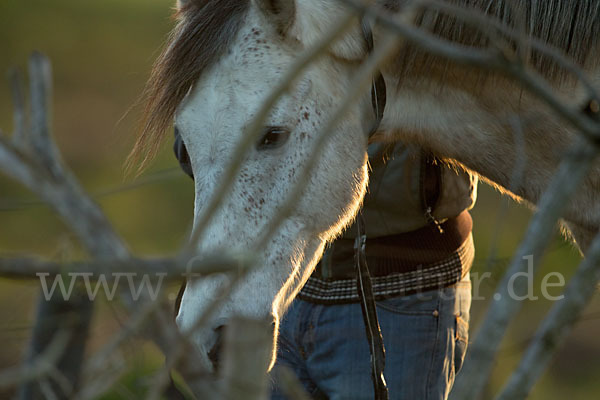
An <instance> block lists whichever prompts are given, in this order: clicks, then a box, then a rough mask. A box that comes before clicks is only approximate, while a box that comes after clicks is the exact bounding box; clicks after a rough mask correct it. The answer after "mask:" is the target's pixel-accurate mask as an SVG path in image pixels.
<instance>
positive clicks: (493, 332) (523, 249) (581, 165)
mask: <svg viewBox="0 0 600 400" xmlns="http://www.w3.org/2000/svg"><path fill="white" fill-rule="evenodd" d="M596 155H597V149H596V148H594V147H591V146H589V144H587V142H586V141H585V140H584V139H583V138H580V139H579V140H578V143H577V145H576V147H575V148H574V149H573V151H572V152H571V153H570V154H568V155H567V157H566V158H565V160H564V161H563V162H562V164H561V165H560V167H559V170H558V172H557V173H556V175H555V176H554V178H553V180H552V181H551V182H550V185H549V186H548V188H547V189H546V192H545V193H544V195H543V196H542V198H541V200H540V201H539V204H538V210H537V212H536V214H535V215H534V217H533V220H532V221H531V223H530V225H529V228H528V229H527V233H526V234H525V239H524V240H523V241H522V242H521V245H520V246H519V249H518V250H517V252H516V253H515V256H514V258H513V260H512V262H511V264H510V266H509V268H508V270H507V271H506V273H505V275H504V277H503V279H502V281H501V282H500V284H499V285H498V289H497V292H496V294H495V296H494V298H495V299H498V300H497V301H494V302H493V303H492V304H491V306H490V308H489V310H488V312H487V314H486V318H485V320H484V321H483V324H482V325H481V327H480V328H479V332H478V333H477V338H476V340H475V342H474V343H473V344H472V345H471V346H470V349H469V352H468V353H467V359H466V361H465V363H464V366H463V370H462V372H461V374H460V376H459V378H458V379H457V381H456V383H455V386H454V389H453V391H452V396H453V398H456V399H461V400H470V399H477V398H478V395H479V393H481V391H482V390H483V388H484V386H485V383H486V382H487V378H488V376H489V374H490V373H491V370H492V367H493V362H494V356H495V354H496V352H497V350H498V347H499V345H500V342H501V341H502V338H503V337H504V334H505V332H506V328H507V326H508V324H509V322H510V321H511V320H512V317H513V316H514V315H515V314H516V313H517V311H518V310H519V309H520V306H521V302H519V301H518V300H517V299H516V298H515V296H522V295H523V293H525V292H526V291H527V288H526V286H527V283H526V282H524V281H523V280H514V281H513V282H512V286H511V285H509V280H510V279H511V278H512V277H513V276H515V274H518V273H522V272H525V271H527V267H528V265H527V259H528V258H529V257H533V260H534V261H535V262H534V270H537V268H538V267H539V265H540V262H541V260H542V256H543V251H544V249H545V247H546V246H547V244H548V241H549V240H550V239H551V237H552V233H553V232H554V228H555V226H556V222H557V221H558V219H559V218H560V216H561V214H562V212H563V210H564V209H565V206H566V205H567V202H568V201H569V199H570V198H571V197H572V195H573V193H575V191H576V190H577V189H578V188H579V184H580V183H581V181H582V180H583V178H585V176H586V175H587V173H588V171H589V168H590V166H591V165H592V163H593V161H594V160H595V159H596ZM511 288H512V293H511V292H510V289H511Z"/></svg>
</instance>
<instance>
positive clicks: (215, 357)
mask: <svg viewBox="0 0 600 400" xmlns="http://www.w3.org/2000/svg"><path fill="white" fill-rule="evenodd" d="M224 328H225V326H224V325H221V326H219V327H217V328H215V333H216V334H217V340H216V341H215V344H214V345H213V347H212V348H211V349H210V351H209V352H208V359H209V360H210V361H211V362H212V365H213V368H214V369H215V372H218V371H219V363H220V361H221V360H220V357H221V350H223V334H224Z"/></svg>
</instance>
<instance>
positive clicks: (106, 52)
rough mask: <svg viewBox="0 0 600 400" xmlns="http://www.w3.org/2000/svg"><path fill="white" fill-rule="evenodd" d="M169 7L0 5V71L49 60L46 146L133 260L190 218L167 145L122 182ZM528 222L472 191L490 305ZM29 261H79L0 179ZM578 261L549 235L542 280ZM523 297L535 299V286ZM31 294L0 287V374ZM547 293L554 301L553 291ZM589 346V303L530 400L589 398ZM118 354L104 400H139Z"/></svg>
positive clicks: (156, 360) (595, 373) (47, 215)
mask: <svg viewBox="0 0 600 400" xmlns="http://www.w3.org/2000/svg"><path fill="white" fill-rule="evenodd" d="M173 4H174V0H120V1H117V0H85V1H81V0H79V1H76V0H52V1H48V0H44V1H42V0H0V71H2V73H3V72H5V71H8V69H9V68H10V67H13V66H19V67H22V68H23V69H26V65H27V57H28V54H29V53H30V52H31V51H33V50H40V51H42V52H44V53H45V54H47V55H48V56H49V57H50V59H51V60H52V62H53V66H54V83H55V96H54V100H55V101H54V125H53V126H54V135H55V138H56V140H57V142H58V144H59V147H60V149H61V151H62V152H63V156H64V159H65V161H66V163H67V164H68V165H69V166H70V167H71V168H72V170H73V171H74V172H75V174H76V175H77V177H78V178H79V179H80V180H81V181H82V183H83V185H84V186H85V188H86V189H87V190H88V191H89V192H90V193H92V194H94V196H95V198H96V200H97V201H98V202H99V204H100V205H101V206H102V208H103V209H104V211H105V212H106V214H107V215H108V217H109V219H110V220H111V222H112V223H113V224H114V226H115V228H116V229H117V231H118V232H119V234H121V235H122V236H123V238H125V239H126V240H127V242H128V243H129V245H130V247H131V249H132V251H133V252H135V253H136V254H139V255H146V256H150V255H168V254H173V253H174V252H175V251H177V249H178V248H179V246H180V245H182V244H183V243H184V241H185V238H186V234H187V232H188V229H189V224H190V222H191V217H192V211H193V210H192V208H193V205H192V202H193V187H192V184H191V181H190V180H189V179H188V178H187V177H185V176H183V174H182V173H181V172H180V171H179V170H178V167H177V164H176V162H175V160H174V158H173V157H172V156H171V152H170V146H169V145H165V146H164V149H163V151H162V153H161V154H160V155H159V157H158V159H157V160H156V161H155V162H154V163H153V164H152V166H151V167H150V168H149V170H148V171H146V172H145V174H144V175H142V177H140V178H138V180H135V181H134V180H132V179H126V178H125V176H124V173H123V161H124V160H125V157H126V155H127V153H128V152H129V150H130V148H131V146H132V143H133V137H134V132H135V129H136V121H137V120H138V118H139V109H138V108H137V107H135V103H136V100H137V97H138V96H139V94H140V93H141V91H142V88H143V84H144V81H145V79H146V78H147V76H148V73H149V70H150V67H151V64H152V61H153V59H154V58H155V57H156V55H157V54H158V51H159V49H160V47H161V44H162V43H163V42H164V40H165V38H166V34H167V32H168V31H169V29H170V28H171V27H172V25H173V20H172V19H171V17H170V14H171V12H172V6H173ZM0 129H2V130H3V131H4V132H10V131H11V130H12V112H11V102H10V92H9V88H8V82H7V81H6V80H5V79H2V80H0ZM530 216H531V212H530V211H529V210H528V209H527V208H526V207H524V206H519V205H516V204H514V202H512V201H510V200H508V199H506V198H502V197H501V196H500V195H499V194H498V193H496V192H494V191H493V190H492V189H491V188H490V187H489V186H485V185H481V187H480V191H479V200H478V203H477V206H476V207H475V209H474V210H473V217H474V233H475V241H476V242H475V243H476V249H477V251H476V260H475V265H474V272H477V273H482V272H484V271H491V272H492V274H493V275H492V276H493V279H490V280H486V281H485V282H484V283H483V284H482V285H481V288H480V294H481V295H482V297H485V298H490V293H491V291H492V290H493V287H494V283H495V279H499V277H500V276H501V273H502V270H503V268H505V267H506V265H507V263H508V262H509V259H510V256H511V254H512V253H513V252H514V250H515V248H516V246H517V245H518V243H519V240H520V239H521V238H522V236H523V231H524V229H525V227H526V225H527V222H528V220H529V218H530ZM31 253H33V254H38V255H41V256H44V257H47V258H51V259H54V260H65V259H67V260H72V259H78V258H81V257H83V253H82V252H81V250H80V248H79V246H78V244H77V243H76V241H75V239H74V237H73V235H72V234H71V233H70V232H69V231H68V230H67V229H66V228H65V226H64V225H63V224H62V222H61V221H60V220H59V219H58V218H57V217H55V216H54V214H53V213H52V211H51V210H49V209H48V208H47V207H46V206H44V205H43V204H40V203H39V202H38V201H37V199H36V198H35V197H34V196H33V195H32V194H31V193H29V192H27V191H26V190H25V189H23V188H21V187H20V186H19V185H17V184H15V183H14V182H11V181H10V180H8V179H7V178H5V177H4V176H1V175H0V256H11V255H13V256H14V255H17V254H31ZM579 260H580V258H579V255H578V254H577V252H576V251H575V250H574V249H573V247H572V246H571V245H570V244H568V243H566V242H565V241H564V240H562V239H561V238H560V237H559V236H558V235H557V236H556V238H555V240H554V241H553V243H552V245H551V247H550V249H549V251H548V253H547V255H546V257H545V260H544V264H543V271H542V273H548V272H551V271H560V272H561V273H563V274H564V275H565V276H566V277H567V278H568V276H569V275H570V274H571V273H572V271H573V269H574V268H575V267H576V265H577V263H578V262H579ZM534 288H535V294H536V295H538V296H539V295H540V290H539V289H540V285H539V279H538V280H537V281H536V284H535V285H534ZM36 289H37V286H36V285H35V284H34V283H29V284H27V283H23V282H14V281H6V280H1V279H0V321H1V322H0V343H2V346H0V367H2V368H5V367H10V366H14V365H15V364H16V363H18V361H19V358H20V357H21V355H22V353H23V346H24V345H25V343H26V340H27V337H28V334H29V329H30V327H31V325H32V320H33V299H34V298H35V294H36ZM175 289H176V288H173V290H175ZM550 293H551V294H553V295H557V294H559V293H560V290H559V289H551V290H550ZM486 305H487V301H485V300H479V301H475V302H474V304H473V310H472V314H473V317H472V323H471V326H472V329H471V333H473V332H474V331H475V329H476V326H477V324H478V323H479V322H480V321H481V316H482V312H483V310H484V309H485V307H486ZM550 306H551V303H550V302H548V301H542V300H539V301H532V302H525V303H524V307H523V311H522V312H521V313H520V314H519V316H518V318H516V319H515V321H514V323H513V324H512V326H511V329H510V331H509V334H508V335H507V337H506V339H505V341H504V342H503V344H502V351H501V353H500V355H499V357H498V360H497V363H496V369H495V372H494V376H493V379H492V384H491V388H490V393H494V392H495V391H497V390H498V389H499V388H500V387H501V385H502V384H503V382H504V381H505V379H506V377H507V376H508V374H509V372H510V371H511V369H512V368H514V366H515V365H516V363H517V362H518V360H519V355H520V354H521V353H522V350H523V349H524V348H525V346H526V345H527V343H528V341H529V340H530V339H531V337H532V335H533V333H534V331H535V328H536V326H537V325H538V323H539V322H540V321H541V319H542V318H543V316H544V313H545V312H546V311H547V310H548V308H549V307H550ZM123 318H124V315H123V311H122V309H121V308H120V307H119V306H118V305H115V304H109V303H107V302H103V303H102V305H101V307H100V308H99V312H97V313H96V315H95V317H94V326H93V330H92V341H91V345H90V349H89V351H90V352H92V351H94V350H96V349H98V347H99V346H100V345H101V344H102V343H104V342H106V341H107V340H108V338H109V337H110V335H112V334H114V333H115V332H116V331H117V329H118V328H119V326H120V325H121V324H122V320H123ZM598 336H600V301H599V299H598V296H595V298H594V301H593V303H592V304H591V305H590V306H589V307H588V309H586V311H585V315H584V318H583V319H582V320H581V321H579V323H578V324H577V327H576V329H575V331H574V332H573V333H572V335H571V336H570V337H569V340H568V342H567V343H566V344H565V345H564V346H563V348H562V349H561V350H560V351H559V352H558V354H557V355H556V357H555V358H554V359H553V361H552V365H551V367H550V369H549V370H548V371H547V373H546V374H545V375H544V377H543V379H542V380H541V381H540V383H539V384H538V385H537V386H536V388H535V390H534V392H533V394H532V395H531V397H530V398H531V399H539V400H541V399H544V400H549V399H563V398H569V399H570V400H579V399H581V400H583V399H595V398H600V397H599V396H600V379H598V378H599V377H600V340H598ZM124 350H125V355H126V356H127V360H128V363H129V365H130V370H129V371H130V372H129V374H128V375H127V377H126V378H124V379H123V381H122V382H121V383H120V384H119V385H117V387H116V388H115V390H114V391H113V392H112V393H111V394H109V395H108V396H107V398H114V399H119V398H125V399H126V398H132V397H133V398H136V397H139V396H140V394H141V393H142V392H143V390H144V389H143V388H144V387H145V385H147V384H148V381H149V379H151V373H152V372H153V371H156V370H157V369H158V368H160V365H161V363H162V357H161V356H160V354H159V353H158V352H157V350H156V349H155V348H154V347H153V346H152V345H150V344H147V343H140V342H137V341H133V340H132V341H130V342H128V343H127V345H126V346H125V348H124ZM388 379H393V378H391V377H388ZM0 398H3V395H2V393H0Z"/></svg>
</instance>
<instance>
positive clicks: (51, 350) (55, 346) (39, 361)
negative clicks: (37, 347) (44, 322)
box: [0, 331, 69, 388]
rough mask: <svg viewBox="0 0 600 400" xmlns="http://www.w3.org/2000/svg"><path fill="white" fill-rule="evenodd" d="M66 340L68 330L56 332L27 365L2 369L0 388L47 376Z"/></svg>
mask: <svg viewBox="0 0 600 400" xmlns="http://www.w3.org/2000/svg"><path fill="white" fill-rule="evenodd" d="M68 342H69V333H68V332H66V331H61V332H57V334H56V335H55V336H54V338H53V340H52V342H51V343H50V345H49V346H48V347H47V348H46V349H45V350H44V352H43V353H41V354H39V355H38V356H37V357H36V358H35V360H33V361H32V362H31V363H30V364H29V365H28V366H20V367H16V368H13V369H10V370H5V371H2V372H1V373H0V388H10V387H13V386H15V385H19V384H21V383H24V382H30V381H33V380H36V379H39V378H41V377H44V376H47V375H48V374H49V373H50V370H52V369H53V368H54V365H55V364H56V362H57V361H58V359H59V358H60V357H61V356H62V354H63V353H64V351H65V349H66V347H67V344H68Z"/></svg>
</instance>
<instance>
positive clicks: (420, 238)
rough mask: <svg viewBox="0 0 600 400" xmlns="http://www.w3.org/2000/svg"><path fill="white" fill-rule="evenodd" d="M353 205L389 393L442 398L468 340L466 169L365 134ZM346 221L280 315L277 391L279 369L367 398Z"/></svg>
mask: <svg viewBox="0 0 600 400" xmlns="http://www.w3.org/2000/svg"><path fill="white" fill-rule="evenodd" d="M369 161H370V164H371V168H372V171H371V174H370V184H369V190H368V193H367V195H366V197H365V200H364V206H363V215H364V221H365V224H364V225H365V230H366V234H367V242H366V257H367V263H368V267H369V270H370V273H371V276H372V280H373V288H374V293H375V297H376V300H377V314H378V317H379V323H380V326H381V331H382V334H383V341H384V344H385V349H386V364H385V370H384V375H385V379H386V382H387V386H388V390H389V398H390V399H403V400H424V399H428V400H433V399H435V400H443V399H446V398H447V397H448V394H449V391H450V389H451V387H452V384H453V382H454V378H455V376H456V374H457V373H458V372H459V370H460V368H461V365H462V362H463V360H464V357H465V353H466V350H467V343H468V325H469V309H470V305H471V287H470V278H469V270H470V268H471V265H472V262H473V257H474V245H473V238H472V233H471V230H472V219H471V216H470V214H469V211H468V210H469V209H471V208H472V207H473V205H474V203H475V200H476V187H477V178H476V177H474V176H472V175H470V174H468V173H466V172H464V171H462V170H460V169H457V168H452V167H450V166H446V165H443V164H441V163H439V162H435V160H434V159H433V158H432V157H431V156H429V155H428V154H426V153H424V152H423V151H422V150H421V149H419V148H418V147H417V146H406V145H401V144H395V145H386V144H372V145H370V146H369ZM355 234H356V227H355V226H351V227H349V228H348V229H347V230H346V231H345V234H344V235H343V236H342V237H341V238H339V239H338V240H335V241H334V242H333V243H331V245H330V246H329V248H328V249H327V250H326V251H325V254H324V255H323V258H322V259H321V261H320V262H319V264H318V265H317V267H316V269H315V271H314V273H313V274H312V275H311V277H310V278H309V280H308V281H307V282H306V284H305V285H304V287H303V288H302V290H301V291H300V293H299V295H298V296H297V298H296V299H295V300H294V301H293V302H292V304H291V306H290V308H289V310H288V311H287V312H286V314H285V315H284V316H283V318H282V321H281V325H280V332H279V339H278V350H277V360H276V364H275V367H274V370H273V372H272V380H273V385H272V387H273V389H272V394H271V398H272V399H273V400H276V399H277V400H278V399H285V398H286V396H285V389H284V387H283V385H282V383H281V382H280V378H279V377H280V376H281V375H280V374H279V373H278V370H279V369H281V368H289V369H291V370H292V371H293V373H294V374H295V375H296V376H297V377H298V379H299V381H300V383H301V384H302V386H303V387H304V389H305V390H306V391H307V392H308V394H309V395H310V396H311V397H312V398H314V399H330V400H337V399H373V396H374V394H373V393H374V392H373V384H372V380H371V364H370V352H369V343H368V341H367V337H366V331H365V326H364V322H363V316H362V310H361V307H360V304H359V303H358V300H359V299H358V293H357V290H356V280H355V265H354V238H355Z"/></svg>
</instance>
